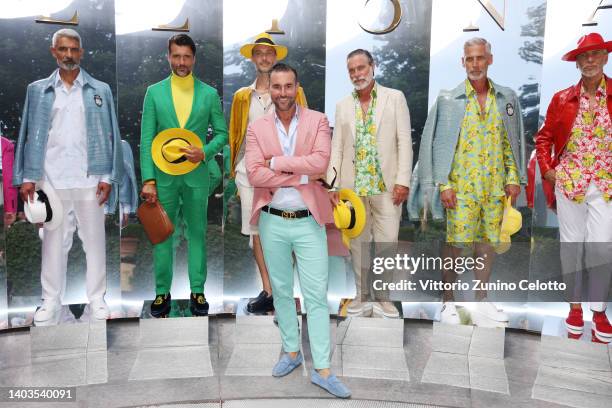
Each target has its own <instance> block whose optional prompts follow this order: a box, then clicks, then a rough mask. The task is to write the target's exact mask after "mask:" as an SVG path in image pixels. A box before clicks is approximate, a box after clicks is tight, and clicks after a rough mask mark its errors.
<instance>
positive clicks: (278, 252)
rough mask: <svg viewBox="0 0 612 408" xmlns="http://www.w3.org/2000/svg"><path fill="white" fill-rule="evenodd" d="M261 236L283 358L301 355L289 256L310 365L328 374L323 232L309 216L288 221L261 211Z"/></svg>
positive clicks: (325, 262) (325, 271)
mask: <svg viewBox="0 0 612 408" xmlns="http://www.w3.org/2000/svg"><path fill="white" fill-rule="evenodd" d="M259 236H260V239H261V245H262V247H263V253H264V258H265V260H266V266H267V267H268V272H269V274H270V283H271V285H272V294H273V296H274V309H275V310H276V317H277V319H278V327H279V328H280V332H281V339H282V342H283V350H284V351H285V352H287V353H288V352H296V351H299V350H300V346H299V331H298V324H297V314H296V311H295V301H294V300H293V259H292V257H291V253H292V252H293V253H295V258H296V260H297V269H298V276H299V279H300V287H301V289H302V295H303V296H304V302H305V306H306V311H307V313H308V338H309V340H310V351H311V354H312V360H313V365H314V368H316V369H323V368H329V358H330V356H329V355H330V332H329V310H328V307H327V281H328V277H329V269H328V258H327V235H326V233H325V226H321V225H319V224H317V222H316V221H315V220H314V218H313V217H312V216H311V217H305V218H299V219H286V218H282V217H279V216H277V215H272V214H268V213H266V212H263V211H262V212H261V215H260V217H259Z"/></svg>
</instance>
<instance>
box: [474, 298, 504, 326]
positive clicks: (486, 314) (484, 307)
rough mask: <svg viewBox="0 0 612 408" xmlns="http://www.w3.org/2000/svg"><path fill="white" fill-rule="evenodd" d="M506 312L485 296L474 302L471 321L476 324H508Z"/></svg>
mask: <svg viewBox="0 0 612 408" xmlns="http://www.w3.org/2000/svg"><path fill="white" fill-rule="evenodd" d="M508 319H509V318H508V314H507V313H505V312H504V311H503V310H500V309H498V308H497V307H496V306H495V305H494V304H493V303H491V302H489V301H488V300H487V298H484V299H482V300H481V301H480V302H477V303H476V308H475V309H474V310H473V311H472V322H473V323H474V324H475V325H476V326H483V327H495V326H503V325H506V324H508Z"/></svg>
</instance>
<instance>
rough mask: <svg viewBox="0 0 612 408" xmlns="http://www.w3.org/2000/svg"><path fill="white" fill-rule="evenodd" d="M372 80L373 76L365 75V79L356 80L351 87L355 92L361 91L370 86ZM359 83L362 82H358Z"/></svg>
mask: <svg viewBox="0 0 612 408" xmlns="http://www.w3.org/2000/svg"><path fill="white" fill-rule="evenodd" d="M373 80H374V75H372V74H371V73H370V74H368V75H366V76H365V77H362V78H357V79H356V80H355V81H353V87H354V88H355V90H356V91H361V90H363V89H366V88H367V87H368V86H370V84H371V83H372V81H373ZM360 81H363V82H360Z"/></svg>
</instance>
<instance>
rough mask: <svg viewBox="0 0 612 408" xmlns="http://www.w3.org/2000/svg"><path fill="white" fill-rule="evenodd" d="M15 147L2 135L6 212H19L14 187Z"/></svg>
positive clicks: (3, 185)
mask: <svg viewBox="0 0 612 408" xmlns="http://www.w3.org/2000/svg"><path fill="white" fill-rule="evenodd" d="M14 160H15V147H14V146H13V142H11V141H10V140H9V139H7V138H6V137H4V136H3V137H2V180H3V181H2V194H4V212H5V213H16V212H17V188H16V187H13V161H14Z"/></svg>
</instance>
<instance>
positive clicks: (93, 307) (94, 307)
mask: <svg viewBox="0 0 612 408" xmlns="http://www.w3.org/2000/svg"><path fill="white" fill-rule="evenodd" d="M89 313H90V316H91V317H92V318H94V319H95V320H106V319H108V318H109V316H110V311H109V309H108V305H107V304H106V302H105V301H104V298H100V299H94V300H92V301H91V302H89Z"/></svg>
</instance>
